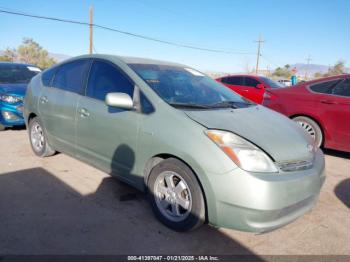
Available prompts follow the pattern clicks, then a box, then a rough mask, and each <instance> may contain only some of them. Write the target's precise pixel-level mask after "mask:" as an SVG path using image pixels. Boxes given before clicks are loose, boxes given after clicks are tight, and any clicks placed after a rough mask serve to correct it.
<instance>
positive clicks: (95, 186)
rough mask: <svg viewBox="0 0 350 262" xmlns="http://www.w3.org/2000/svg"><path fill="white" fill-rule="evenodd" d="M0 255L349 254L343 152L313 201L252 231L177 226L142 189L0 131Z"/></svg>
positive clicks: (348, 188) (349, 178)
mask: <svg viewBox="0 0 350 262" xmlns="http://www.w3.org/2000/svg"><path fill="white" fill-rule="evenodd" d="M0 145H1V147H0V156H1V157H0V254H3V255H5V254H184V253H187V254H204V253H205V254H256V255H272V254H348V255H350V154H346V153H340V152H335V151H328V152H327V154H326V166H327V179H326V182H325V185H324V186H323V188H322V192H321V195H320V199H319V202H318V204H317V206H316V207H315V208H314V209H313V210H312V211H311V212H309V213H308V214H306V215H305V216H303V217H301V218H299V219H298V220H297V221H295V222H293V223H292V224H289V225H288V226H286V227H283V228H281V229H278V230H276V231H273V232H270V233H266V234H262V235H255V234H251V233H243V232H238V231H235V230H229V229H222V228H219V229H218V228H214V227H211V226H208V225H206V226H203V227H201V228H200V229H199V230H196V231H194V232H190V233H176V232H173V231H171V230H169V229H167V228H166V227H164V226H163V225H162V224H160V223H159V222H158V221H157V220H156V219H155V218H154V216H153V214H152V211H151V210H150V206H149V205H148V203H147V201H146V199H145V196H144V195H143V194H142V193H139V192H137V191H136V190H134V189H133V188H131V187H129V186H127V185H125V184H123V183H121V182H119V181H117V180H116V179H113V178H111V177H109V176H108V175H106V174H104V173H102V172H100V171H99V170H96V169H95V168H93V167H90V166H88V165H86V164H84V163H82V162H79V161H77V160H75V159H73V158H71V157H68V156H66V155H64V154H57V155H55V156H53V157H49V158H45V159H41V158H38V157H35V156H34V154H33V153H32V152H31V149H30V145H29V142H28V138H27V133H26V131H25V130H7V131H4V132H1V133H0Z"/></svg>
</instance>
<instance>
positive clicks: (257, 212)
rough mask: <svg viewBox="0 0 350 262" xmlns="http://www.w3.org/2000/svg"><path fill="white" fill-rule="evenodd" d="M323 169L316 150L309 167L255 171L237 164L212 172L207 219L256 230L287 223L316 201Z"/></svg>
mask: <svg viewBox="0 0 350 262" xmlns="http://www.w3.org/2000/svg"><path fill="white" fill-rule="evenodd" d="M324 170H325V165H324V157H323V153H322V152H321V151H320V150H319V152H317V156H316V159H315V163H314V166H313V168H312V169H309V170H303V171H298V172H288V173H284V174H282V173H281V174H268V175H266V174H265V175H258V174H250V173H247V172H245V171H243V170H241V169H238V168H237V169H235V170H233V171H231V172H230V173H228V174H225V175H213V176H211V177H210V179H211V183H212V186H213V191H214V194H215V201H214V203H215V204H214V206H211V207H208V209H209V211H208V216H209V222H210V223H211V224H213V225H216V226H220V227H227V228H234V229H238V230H242V231H248V232H258V233H260V232H266V231H271V230H274V229H276V228H279V227H281V226H283V225H286V224H288V223H290V222H292V221H293V220H295V219H297V218H298V217H300V216H301V215H303V214H304V213H306V212H307V211H309V210H311V209H312V207H313V206H314V205H315V204H316V202H317V199H318V195H319V193H320V189H321V187H322V185H323V183H324V180H325V171H324ZM209 202H210V201H209ZM211 203H213V202H211Z"/></svg>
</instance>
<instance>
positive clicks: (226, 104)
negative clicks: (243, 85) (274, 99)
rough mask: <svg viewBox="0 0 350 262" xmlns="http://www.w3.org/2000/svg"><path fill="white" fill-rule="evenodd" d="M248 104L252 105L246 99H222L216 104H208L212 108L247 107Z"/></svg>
mask: <svg viewBox="0 0 350 262" xmlns="http://www.w3.org/2000/svg"><path fill="white" fill-rule="evenodd" d="M250 105H254V104H253V103H250V102H248V101H242V102H241V101H222V102H219V103H216V104H212V105H210V106H211V107H212V108H234V109H236V108H241V107H247V106H250Z"/></svg>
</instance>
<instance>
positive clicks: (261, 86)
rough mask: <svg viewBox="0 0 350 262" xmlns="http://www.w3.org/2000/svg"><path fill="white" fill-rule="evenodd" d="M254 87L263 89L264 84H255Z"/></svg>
mask: <svg viewBox="0 0 350 262" xmlns="http://www.w3.org/2000/svg"><path fill="white" fill-rule="evenodd" d="M256 88H257V89H265V86H264V84H257V85H256Z"/></svg>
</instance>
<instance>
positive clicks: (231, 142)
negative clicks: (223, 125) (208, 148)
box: [205, 130, 278, 172]
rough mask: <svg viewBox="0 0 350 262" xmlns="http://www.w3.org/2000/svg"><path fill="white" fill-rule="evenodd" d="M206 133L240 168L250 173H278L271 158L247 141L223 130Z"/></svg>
mask: <svg viewBox="0 0 350 262" xmlns="http://www.w3.org/2000/svg"><path fill="white" fill-rule="evenodd" d="M205 133H206V135H207V136H208V137H209V138H210V139H211V140H212V141H213V142H215V143H216V144H217V145H218V146H219V147H220V148H221V149H222V150H223V151H224V152H225V153H226V155H228V156H229V157H230V158H231V159H232V161H233V162H235V163H236V165H237V166H239V167H240V168H242V169H244V170H246V171H250V172H278V169H277V168H276V166H275V164H274V163H273V162H272V160H271V158H270V157H269V156H267V155H266V154H265V153H264V152H263V151H262V150H261V149H259V148H257V147H256V146H254V145H253V144H252V143H250V142H248V141H247V140H245V139H243V138H241V137H239V136H237V135H235V134H233V133H230V132H226V131H221V130H207V131H205Z"/></svg>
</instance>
